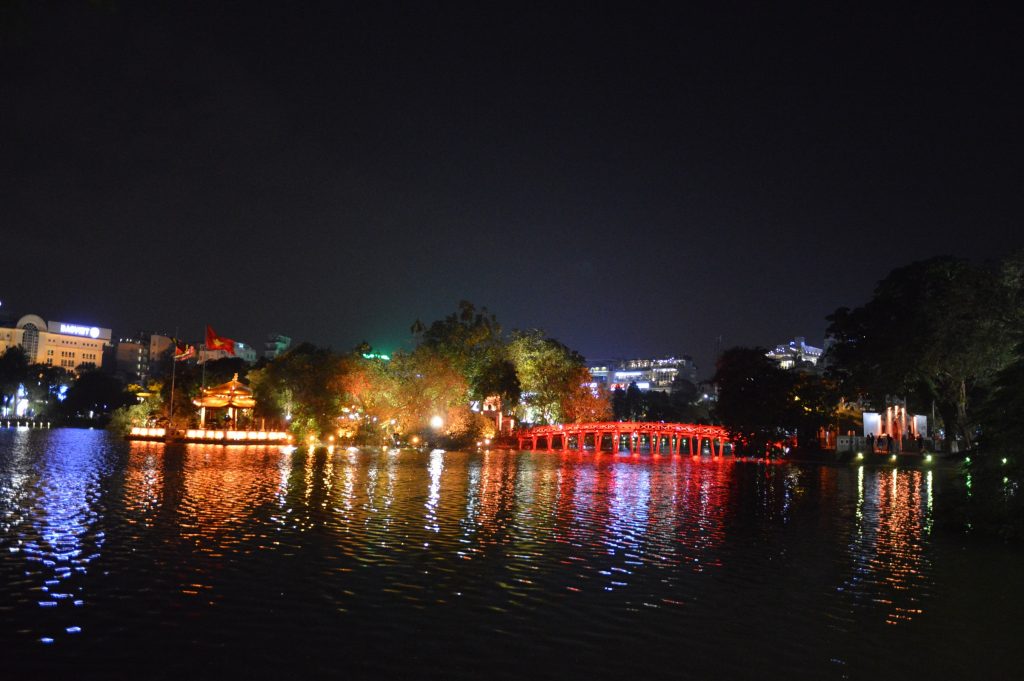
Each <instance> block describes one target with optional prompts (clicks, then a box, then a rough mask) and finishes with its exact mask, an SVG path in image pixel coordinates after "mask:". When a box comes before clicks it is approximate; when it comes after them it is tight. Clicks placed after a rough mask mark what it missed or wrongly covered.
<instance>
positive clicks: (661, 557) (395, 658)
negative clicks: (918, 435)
mask: <svg viewBox="0 0 1024 681" xmlns="http://www.w3.org/2000/svg"><path fill="white" fill-rule="evenodd" d="M953 475H954V473H953V471H951V470H948V469H942V468H939V469H936V470H934V471H929V470H922V469H899V470H895V469H893V468H888V467H870V466H869V467H858V466H850V467H846V466H839V467H834V466H833V467H830V466H817V465H799V466H798V465H788V464H787V465H769V466H765V465H763V464H758V463H752V462H734V461H731V460H725V461H712V460H708V459H704V460H697V461H694V460H691V459H689V458H683V459H673V458H671V457H655V458H651V457H648V456H641V457H636V458H634V457H631V456H630V455H628V454H625V455H622V456H612V455H611V454H608V453H604V454H602V455H600V456H599V457H598V458H597V459H596V460H595V457H594V455H593V454H590V453H588V454H578V453H576V452H570V453H566V454H561V453H546V452H538V453H536V454H534V453H530V452H510V451H503V450H502V451H491V452H439V451H436V452H433V453H431V452H418V451H407V450H403V451H391V452H385V451H379V450H375V451H355V450H351V451H346V450H339V451H335V452H325V451H321V452H317V453H316V454H312V455H307V454H304V453H302V452H292V453H287V452H283V451H281V450H280V449H278V448H266V447H223V446H213V445H195V446H176V445H162V444H151V443H133V444H129V443H125V442H122V441H120V440H117V439H115V438H113V437H111V436H109V435H108V434H106V433H103V432H99V431H84V430H53V431H25V430H21V431H14V430H0V648H2V650H3V651H4V656H3V659H2V664H4V665H5V668H6V669H8V670H13V669H28V670H32V671H33V672H34V673H35V677H36V678H46V677H56V676H58V675H61V676H66V677H67V678H82V677H96V678H114V677H121V676H135V677H136V678H190V677H212V676H224V675H229V676H230V677H249V678H269V677H273V678H299V677H300V672H305V677H306V678H319V677H324V676H333V677H337V678H362V677H370V676H373V677H379V678H446V679H451V678H467V679H469V678H497V679H505V678H524V677H529V678H562V679H565V678H588V679H593V678H631V677H636V678H681V679H686V678H723V679H724V678H760V679H771V678H785V679H793V678H815V679H842V678H864V679H901V680H903V679H915V678H922V677H926V676H927V677H933V678H956V677H961V678H1019V677H1020V675H1021V673H1020V671H1019V670H1020V665H1021V662H1022V654H1021V652H1020V650H1019V645H1018V644H1019V638H1020V631H1021V626H1022V625H1021V624H1020V623H1019V621H1020V616H1021V607H1022V606H1024V580H1022V579H1021V577H1020V569H1021V567H1022V566H1024V563H1022V561H1021V558H1022V557H1024V556H1022V554H1021V552H1020V551H1019V550H1018V549H1017V548H1014V547H1007V546H1003V545H1000V544H993V543H986V542H982V541H980V540H974V539H971V538H970V537H965V536H963V535H961V534H959V533H957V532H953V531H950V530H947V529H942V523H941V520H942V518H941V515H940V514H941V510H940V509H941V508H942V507H943V506H942V504H941V503H938V501H939V500H941V499H942V498H943V494H944V492H946V493H952V492H951V491H950V490H951V484H950V482H951V480H952V477H953Z"/></svg>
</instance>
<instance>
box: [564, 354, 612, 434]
mask: <svg viewBox="0 0 1024 681" xmlns="http://www.w3.org/2000/svg"><path fill="white" fill-rule="evenodd" d="M592 380H593V379H592V378H591V376H590V372H589V371H587V370H586V368H583V367H581V368H579V369H578V370H577V374H576V378H574V379H570V381H569V390H568V392H567V393H566V395H565V397H564V398H563V400H562V405H561V412H562V416H563V419H564V422H565V423H594V422H596V421H607V420H609V419H611V418H612V403H611V397H610V395H609V394H608V389H607V388H605V387H604V386H602V385H599V386H597V387H595V388H591V387H590V385H591V383H592Z"/></svg>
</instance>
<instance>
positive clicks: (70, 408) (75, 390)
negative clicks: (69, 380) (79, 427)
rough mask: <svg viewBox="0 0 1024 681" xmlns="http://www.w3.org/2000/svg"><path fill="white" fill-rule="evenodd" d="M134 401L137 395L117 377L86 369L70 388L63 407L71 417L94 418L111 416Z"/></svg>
mask: <svg viewBox="0 0 1024 681" xmlns="http://www.w3.org/2000/svg"><path fill="white" fill-rule="evenodd" d="M134 401H135V397H134V396H133V395H132V394H131V393H129V392H128V391H126V390H125V386H124V383H122V382H121V380H120V379H118V378H117V377H115V376H113V375H111V374H108V373H105V372H103V371H86V372H83V373H81V374H79V376H78V378H77V379H76V380H75V382H74V384H72V386H71V387H70V388H69V389H68V392H67V398H66V399H65V400H64V402H63V404H62V408H63V411H64V412H65V413H66V414H67V415H68V416H70V417H78V418H89V419H93V418H98V417H103V416H109V415H110V414H111V413H113V411H114V410H115V409H118V408H119V407H123V406H126V405H130V404H132V403H134Z"/></svg>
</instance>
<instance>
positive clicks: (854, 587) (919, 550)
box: [840, 466, 934, 625]
mask: <svg viewBox="0 0 1024 681" xmlns="http://www.w3.org/2000/svg"><path fill="white" fill-rule="evenodd" d="M856 476H857V482H856V485H857V501H856V510H855V515H854V518H855V524H854V528H853V531H852V532H851V535H850V536H851V539H850V542H849V545H848V553H849V558H850V564H851V572H850V575H849V577H847V579H846V580H845V581H844V583H843V585H842V587H841V589H840V590H841V591H842V592H844V593H845V594H846V596H847V598H849V599H850V600H851V601H852V604H853V605H854V607H858V608H867V609H880V610H881V612H882V613H884V619H885V622H886V624H890V625H895V624H900V623H901V622H909V621H910V620H912V619H914V618H915V617H917V616H919V615H921V614H922V613H923V612H924V610H923V607H924V604H923V601H924V600H925V599H926V598H927V597H928V594H929V589H930V587H931V585H932V572H933V571H932V565H931V560H930V558H929V555H928V550H927V548H928V547H927V538H928V535H929V534H930V532H931V527H932V484H933V480H934V473H933V472H932V471H930V470H929V471H927V472H922V471H920V470H899V469H896V468H893V469H871V470H868V471H865V467H864V466H859V467H858V468H857V473H856Z"/></svg>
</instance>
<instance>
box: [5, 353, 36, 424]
mask: <svg viewBox="0 0 1024 681" xmlns="http://www.w3.org/2000/svg"><path fill="white" fill-rule="evenodd" d="M28 366H29V363H28V355H27V354H25V350H24V349H22V347H21V346H20V345H16V346H14V347H11V348H8V349H7V351H6V352H4V353H3V354H2V355H0V408H4V409H10V410H11V411H13V410H14V402H15V400H16V399H17V396H18V388H19V387H21V386H22V385H24V383H25V381H26V380H27V379H28Z"/></svg>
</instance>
